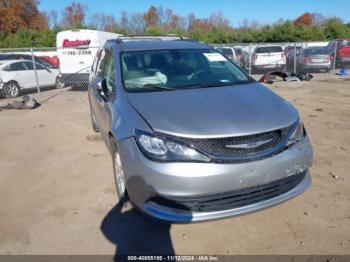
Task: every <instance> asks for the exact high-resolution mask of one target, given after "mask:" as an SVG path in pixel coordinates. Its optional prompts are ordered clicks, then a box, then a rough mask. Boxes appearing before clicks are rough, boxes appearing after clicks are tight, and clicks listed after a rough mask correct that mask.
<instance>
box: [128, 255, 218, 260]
mask: <svg viewBox="0 0 350 262" xmlns="http://www.w3.org/2000/svg"><path fill="white" fill-rule="evenodd" d="M128 261H219V258H218V257H217V256H128Z"/></svg>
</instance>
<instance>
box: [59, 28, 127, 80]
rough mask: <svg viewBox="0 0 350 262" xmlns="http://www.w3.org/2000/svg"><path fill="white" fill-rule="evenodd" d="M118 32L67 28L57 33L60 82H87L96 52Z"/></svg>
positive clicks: (116, 35)
mask: <svg viewBox="0 0 350 262" xmlns="http://www.w3.org/2000/svg"><path fill="white" fill-rule="evenodd" d="M119 36H121V35H120V34H115V33H109V32H103V31H96V30H85V29H79V30H78V29H77V30H68V31H62V32H59V33H58V34H57V38H56V40H57V41H56V44H57V56H58V58H59V61H60V71H61V77H60V82H61V83H63V84H65V85H81V84H83V85H84V84H87V83H88V81H89V73H90V68H91V65H92V63H93V60H94V58H95V56H96V53H97V51H98V49H99V48H100V47H102V46H103V45H104V44H105V42H106V41H107V40H109V39H114V38H118V37H119Z"/></svg>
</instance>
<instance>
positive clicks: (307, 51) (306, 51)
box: [303, 48, 328, 55]
mask: <svg viewBox="0 0 350 262" xmlns="http://www.w3.org/2000/svg"><path fill="white" fill-rule="evenodd" d="M303 53H304V55H327V54H328V50H327V49H326V48H307V49H304V51H303Z"/></svg>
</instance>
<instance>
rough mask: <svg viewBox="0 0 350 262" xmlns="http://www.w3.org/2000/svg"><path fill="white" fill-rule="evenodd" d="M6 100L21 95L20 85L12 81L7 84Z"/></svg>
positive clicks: (5, 88)
mask: <svg viewBox="0 0 350 262" xmlns="http://www.w3.org/2000/svg"><path fill="white" fill-rule="evenodd" d="M4 90H5V96H6V98H14V97H18V95H19V85H18V83H17V82H15V81H11V82H8V83H6V84H5V86H4Z"/></svg>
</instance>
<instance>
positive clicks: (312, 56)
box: [297, 47, 332, 72]
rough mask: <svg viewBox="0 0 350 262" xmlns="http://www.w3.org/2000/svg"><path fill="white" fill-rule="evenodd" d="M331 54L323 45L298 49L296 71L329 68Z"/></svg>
mask: <svg viewBox="0 0 350 262" xmlns="http://www.w3.org/2000/svg"><path fill="white" fill-rule="evenodd" d="M331 66H332V61H331V56H330V54H329V52H328V50H327V48H325V47H309V48H305V49H303V50H301V51H300V53H299V54H298V55H297V68H298V71H301V72H306V71H311V70H323V71H326V72H329V71H330V70H331V68H332V67H331Z"/></svg>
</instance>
